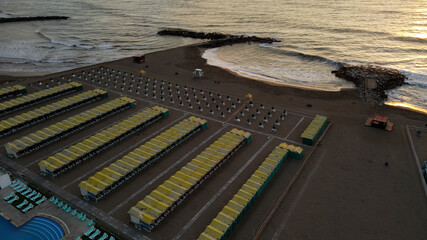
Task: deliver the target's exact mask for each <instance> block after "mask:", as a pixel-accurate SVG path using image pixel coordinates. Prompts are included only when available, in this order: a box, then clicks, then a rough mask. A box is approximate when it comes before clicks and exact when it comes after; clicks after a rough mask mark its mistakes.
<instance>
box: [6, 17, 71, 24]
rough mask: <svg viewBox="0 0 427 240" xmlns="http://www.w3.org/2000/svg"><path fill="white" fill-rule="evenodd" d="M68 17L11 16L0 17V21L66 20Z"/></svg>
mask: <svg viewBox="0 0 427 240" xmlns="http://www.w3.org/2000/svg"><path fill="white" fill-rule="evenodd" d="M68 18H70V17H66V16H37V17H11V18H0V23H10V22H30V21H45V20H67V19H68Z"/></svg>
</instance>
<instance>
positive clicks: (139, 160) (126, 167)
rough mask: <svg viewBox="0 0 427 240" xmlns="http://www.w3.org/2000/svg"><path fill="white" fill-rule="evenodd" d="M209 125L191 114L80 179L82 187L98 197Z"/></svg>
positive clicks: (86, 193)
mask: <svg viewBox="0 0 427 240" xmlns="http://www.w3.org/2000/svg"><path fill="white" fill-rule="evenodd" d="M206 127H207V121H206V120H203V119H200V118H197V117H194V116H192V117H189V118H188V119H184V120H182V121H181V122H179V123H177V124H175V125H174V126H173V127H171V128H170V129H168V130H166V131H164V132H162V133H161V134H159V135H158V136H156V137H154V138H152V139H151V140H150V141H148V142H146V143H145V144H143V145H141V146H140V147H138V148H136V149H135V150H133V151H132V152H130V153H128V154H127V155H125V156H124V157H122V158H121V159H119V160H117V161H116V162H114V163H112V164H110V166H108V167H106V168H104V169H102V170H101V171H99V172H97V173H96V174H95V175H93V176H91V177H89V179H87V180H86V181H82V182H80V184H79V186H80V191H81V193H82V195H83V196H84V197H85V198H86V199H93V200H95V201H97V200H99V199H101V198H103V197H104V196H105V195H107V194H108V193H109V192H111V191H112V190H114V189H116V188H117V187H118V186H120V185H121V184H123V183H124V182H126V181H127V180H129V179H130V178H131V177H133V176H134V175H136V174H137V173H138V172H140V171H141V170H143V169H144V168H146V167H147V166H148V165H150V164H151V163H152V162H154V161H156V160H157V159H159V158H160V157H161V156H163V155H164V154H165V153H167V152H169V151H170V150H171V149H173V148H174V147H176V146H178V145H179V144H180V143H182V142H183V141H185V140H186V139H188V138H189V137H190V136H192V135H194V134H195V133H197V132H199V131H200V130H202V129H205V128H206Z"/></svg>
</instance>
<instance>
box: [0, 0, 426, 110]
mask: <svg viewBox="0 0 427 240" xmlns="http://www.w3.org/2000/svg"><path fill="white" fill-rule="evenodd" d="M0 11H1V13H0V17H10V16H36V15H65V16H70V17H71V18H70V19H69V20H66V21H40V22H26V23H8V24H0V32H1V33H2V34H0V71H10V72H18V71H27V72H55V71H60V70H65V69H70V68H76V67H81V66H85V65H89V64H93V63H99V62H102V61H110V60H114V59H118V58H122V57H126V56H131V55H134V54H139V53H147V52H152V51H158V50H163V49H167V48H171V47H177V46H183V45H186V44H191V43H196V42H199V40H194V39H186V38H179V37H161V36H158V35H156V33H157V31H159V30H161V29H164V28H169V27H173V28H184V29H190V30H195V31H209V32H210V31H217V32H223V33H230V34H245V35H257V36H264V37H274V38H277V39H280V40H281V41H282V42H280V43H275V44H270V45H265V44H264V45H260V44H241V45H234V46H232V47H229V46H226V47H221V48H218V49H211V50H208V51H206V52H205V54H204V55H203V57H205V58H206V59H207V60H208V63H209V64H212V65H216V66H220V67H224V68H227V69H229V70H231V71H234V72H236V73H238V74H241V75H244V76H248V77H251V78H255V79H259V80H263V81H272V82H276V83H285V84H291V85H296V86H304V87H312V88H317V89H322V90H328V91H336V90H339V89H341V88H348V87H354V86H353V85H352V84H351V83H349V82H346V81H344V80H341V79H338V78H336V77H334V75H332V74H331V71H332V70H334V69H336V68H337V67H339V66H340V65H342V64H370V65H377V66H383V67H386V68H391V69H396V70H399V71H401V72H403V73H404V74H406V75H408V81H407V82H408V83H409V84H408V85H405V86H402V87H400V88H398V89H395V90H392V91H389V104H394V105H396V104H400V105H401V104H402V103H404V104H409V105H412V106H415V107H419V108H423V109H427V5H426V1H425V0H407V1H401V0H377V1H368V0H353V1H345V0H323V1H317V0H233V1H224V0H211V1H197V0H173V1H172V0H144V1H138V0H124V1H112V0H67V1H51V0H2V1H0Z"/></svg>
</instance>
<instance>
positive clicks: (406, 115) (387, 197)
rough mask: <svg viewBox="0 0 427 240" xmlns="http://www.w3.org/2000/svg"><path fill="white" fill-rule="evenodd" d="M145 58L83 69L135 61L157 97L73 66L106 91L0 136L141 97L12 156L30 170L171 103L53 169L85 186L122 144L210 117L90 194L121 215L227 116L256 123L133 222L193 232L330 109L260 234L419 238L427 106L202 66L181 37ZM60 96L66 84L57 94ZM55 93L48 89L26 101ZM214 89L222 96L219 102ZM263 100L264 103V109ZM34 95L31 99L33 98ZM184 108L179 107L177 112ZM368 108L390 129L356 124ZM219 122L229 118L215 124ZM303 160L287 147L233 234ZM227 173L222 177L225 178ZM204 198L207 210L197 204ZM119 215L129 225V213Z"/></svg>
mask: <svg viewBox="0 0 427 240" xmlns="http://www.w3.org/2000/svg"><path fill="white" fill-rule="evenodd" d="M146 59H147V61H146V63H143V64H136V63H133V62H132V60H131V59H130V58H127V59H122V60H118V61H113V62H109V63H103V64H99V65H96V66H90V67H88V68H85V69H91V68H93V67H95V68H96V67H98V66H101V65H102V66H108V67H110V68H114V69H120V70H121V71H122V72H123V71H126V72H128V73H130V72H133V73H135V75H137V76H138V75H139V74H137V72H138V71H139V70H141V69H144V70H145V71H146V73H145V74H144V79H145V76H149V77H150V78H151V83H152V80H153V79H154V78H156V79H157V84H156V88H155V90H156V99H153V98H152V92H151V91H152V89H153V86H152V84H151V83H150V84H149V85H148V94H149V96H148V97H145V96H144V84H143V85H142V88H141V89H140V94H139V95H137V94H135V89H136V86H134V87H133V88H132V92H131V93H130V92H128V91H127V89H128V87H129V78H130V76H128V77H127V81H126V82H127V85H126V88H125V91H121V90H120V88H119V87H118V88H116V89H115V88H113V87H112V82H110V83H109V86H107V87H106V86H105V85H104V82H102V83H101V84H98V83H97V81H94V82H91V81H90V79H89V80H87V81H85V80H83V79H77V78H72V79H73V80H77V81H79V82H81V83H84V89H85V90H87V89H90V88H91V87H93V86H95V87H101V88H104V89H107V90H108V91H109V95H110V97H109V98H108V99H106V100H102V101H97V102H96V103H91V104H88V105H85V106H84V107H80V108H78V109H74V110H72V111H70V112H67V113H65V114H62V115H61V116H58V117H55V118H53V119H50V120H48V121H45V122H43V123H40V124H37V125H36V126H33V127H30V128H28V129H26V130H23V131H20V132H18V133H16V134H14V135H12V136H10V137H7V138H3V139H0V142H1V144H4V143H6V142H8V141H10V140H13V139H16V138H18V137H20V136H23V135H25V134H28V133H31V132H33V131H36V130H37V129H39V128H42V127H44V126H48V125H50V124H52V123H55V122H57V121H59V120H62V119H65V118H66V117H69V116H72V115H74V114H76V113H78V112H80V111H82V110H84V109H89V108H92V107H94V106H96V105H98V104H101V103H104V102H106V101H108V100H111V99H113V98H114V97H118V96H119V95H120V94H127V95H129V96H134V97H137V98H138V99H139V100H138V104H137V107H136V108H134V109H128V110H125V111H123V112H121V113H119V114H117V115H115V116H112V117H109V118H107V119H104V120H103V121H101V122H100V123H99V124H95V125H92V126H90V127H88V128H86V129H85V130H83V131H81V132H78V133H76V134H73V135H72V136H68V137H67V138H65V139H64V140H61V141H60V142H57V143H54V144H52V145H50V146H48V147H46V148H45V149H44V150H43V151H37V152H35V153H33V154H31V155H29V156H26V157H24V158H22V159H18V160H13V161H18V162H19V163H20V164H21V165H22V166H24V167H25V166H26V167H28V168H29V169H30V170H31V171H33V172H35V173H38V166H37V163H38V161H39V160H42V159H43V158H44V157H46V156H49V155H51V154H52V153H53V152H55V151H59V150H61V149H63V148H65V147H67V146H69V145H70V144H73V143H75V142H77V141H79V140H81V139H84V138H86V137H88V136H90V135H92V134H94V133H95V132H97V131H99V130H100V129H102V128H105V127H107V126H109V125H111V124H113V123H114V122H117V121H119V120H122V119H124V118H126V117H127V116H129V115H130V114H132V113H135V112H136V111H138V110H141V109H142V108H144V107H147V106H149V104H150V101H152V102H154V103H156V104H162V105H164V106H166V107H168V108H169V109H170V110H171V115H170V116H169V117H168V118H166V119H161V120H159V121H157V122H155V123H153V124H152V125H150V126H148V127H147V128H146V129H143V130H141V131H140V132H138V133H137V134H135V135H133V136H131V137H129V138H127V139H126V141H123V142H120V143H118V144H116V145H114V146H113V147H112V148H110V149H108V150H106V151H104V152H102V153H101V154H99V155H97V156H95V157H93V158H91V159H90V160H88V161H87V162H85V163H83V164H81V165H80V166H77V167H76V168H75V169H73V170H71V171H70V172H68V173H66V174H64V175H61V176H59V177H57V178H55V179H53V180H52V181H53V182H54V183H55V184H56V185H57V186H58V187H60V188H64V189H65V190H67V191H68V192H70V193H72V194H74V195H75V196H77V197H79V198H82V197H81V195H80V191H79V188H78V186H77V184H78V183H79V182H80V181H81V180H85V179H87V178H88V177H89V176H91V175H93V174H94V173H95V172H96V171H99V170H101V169H102V168H103V167H105V166H107V165H108V164H109V163H111V162H113V161H115V160H117V159H118V158H120V157H121V156H123V155H124V154H126V153H127V152H128V151H131V150H133V149H134V148H135V147H138V146H140V145H141V144H143V143H144V142H146V141H148V140H149V139H150V138H151V137H154V136H156V135H158V134H159V133H160V132H162V131H164V130H166V129H168V128H169V127H171V126H172V125H173V124H175V123H177V122H179V121H180V120H181V119H183V118H184V117H187V116H189V115H190V114H196V115H197V116H199V117H203V118H205V119H207V120H208V121H209V127H208V129H206V130H204V131H202V132H199V133H197V134H196V135H194V136H192V137H191V138H190V139H188V140H187V141H185V142H184V143H182V144H181V145H179V146H178V147H177V148H175V149H174V150H172V151H171V152H169V153H168V154H167V155H165V156H163V157H162V158H160V159H159V160H157V161H156V162H155V163H153V164H152V165H151V166H150V167H148V168H147V169H145V170H144V171H143V172H141V173H140V174H139V175H137V176H136V177H134V178H133V179H132V180H131V181H129V182H128V183H126V184H124V185H122V186H121V187H120V188H118V189H116V190H115V191H114V192H111V193H110V194H109V195H107V197H106V198H105V199H102V200H100V201H99V202H97V203H94V202H89V203H90V204H92V205H93V206H95V207H97V208H98V209H99V211H100V212H102V213H104V214H109V215H110V216H112V217H114V218H116V219H117V220H119V221H121V222H123V223H125V224H128V222H129V216H128V214H127V211H128V209H129V208H130V207H131V206H133V205H134V204H136V202H137V201H139V200H141V199H142V198H143V197H144V196H145V195H147V194H149V193H150V192H151V191H152V190H153V189H155V188H156V187H157V186H158V185H159V184H161V183H162V182H163V181H164V180H165V179H167V178H169V176H171V175H172V174H174V172H175V171H177V170H178V169H179V168H180V167H182V166H183V165H185V164H186V163H187V162H188V161H190V160H191V159H192V158H193V157H194V156H196V155H197V154H199V153H200V152H201V151H202V150H203V149H204V148H206V147H207V146H208V145H209V144H210V143H212V142H213V141H214V140H215V139H217V138H218V137H220V136H221V135H222V134H223V133H224V132H225V131H227V130H230V129H231V128H233V127H239V128H244V129H246V130H247V131H250V132H251V133H252V134H253V142H251V143H250V145H247V146H244V147H243V148H242V149H241V150H239V151H238V152H237V153H236V155H235V156H233V157H232V158H231V159H230V160H229V161H228V162H226V163H225V164H224V165H223V166H221V168H219V169H218V171H217V172H215V173H214V174H213V175H212V176H211V177H210V178H209V179H208V180H207V181H205V182H204V183H203V184H202V185H201V186H200V187H199V188H198V189H197V190H196V191H195V192H194V193H192V194H191V195H190V197H189V198H187V199H186V200H185V201H184V202H183V204H182V205H180V206H179V207H177V208H176V209H175V210H174V211H173V212H172V213H171V214H170V215H169V216H167V217H166V218H165V220H164V221H163V222H162V223H161V224H160V225H159V226H158V228H156V229H155V230H154V231H153V232H152V233H146V232H144V231H142V232H141V233H143V234H146V235H147V236H148V237H149V238H152V239H172V238H174V237H180V239H194V238H197V236H198V235H199V234H200V233H201V232H202V231H203V230H204V228H205V227H206V226H207V224H209V223H210V222H211V220H212V219H213V218H214V217H215V216H216V215H217V213H218V212H219V211H220V209H221V208H222V207H223V206H224V205H225V204H226V203H227V202H228V200H229V199H230V198H231V197H232V196H233V195H234V194H235V193H236V191H237V190H238V189H239V188H240V187H241V185H242V184H243V183H244V182H245V181H246V179H247V178H248V177H249V176H250V175H251V174H252V173H253V171H254V170H255V169H256V168H257V167H258V165H259V164H260V163H261V162H262V161H263V160H264V159H265V157H267V155H268V154H269V153H270V152H271V150H272V149H273V148H274V147H275V146H276V145H278V144H279V143H281V142H284V141H285V142H287V143H290V144H300V143H301V139H300V134H301V133H302V131H303V130H304V129H305V128H306V127H307V126H308V124H309V123H310V121H311V119H312V118H313V116H314V115H315V114H320V115H325V116H328V117H329V119H331V120H332V125H331V127H330V129H329V130H328V132H327V133H326V134H325V136H324V139H323V140H322V141H321V142H320V144H319V146H318V147H317V149H316V150H315V151H314V152H313V154H312V156H311V157H310V159H308V161H307V165H306V166H305V168H304V169H303V170H302V172H301V175H299V177H298V178H297V179H296V181H295V183H294V184H293V185H292V188H291V190H290V191H289V192H288V194H287V195H286V197H285V198H284V200H283V202H282V203H281V204H280V205H279V208H278V210H277V211H276V213H275V214H273V215H272V218H271V220H270V221H269V223H268V224H267V225H266V227H265V228H264V229H263V231H262V232H260V235H259V238H260V239H272V238H275V239H285V238H289V239H423V238H424V237H425V236H426V235H427V228H426V227H425V226H426V225H427V198H426V193H425V192H424V189H423V186H422V183H421V181H420V177H419V173H418V171H419V170H418V167H419V166H420V165H421V163H422V162H423V161H426V160H427V159H426V157H427V152H426V148H425V147H424V146H426V144H427V129H426V127H425V124H426V123H427V117H426V116H425V115H421V114H418V113H414V112H410V111H407V110H403V109H399V108H394V107H389V106H382V107H373V106H366V105H365V104H364V103H363V102H362V101H361V100H360V99H359V97H358V93H357V91H356V90H353V89H349V90H342V91H340V92H323V91H313V90H307V89H297V88H292V87H286V86H277V85H269V84H266V83H264V82H258V81H254V80H251V79H246V78H242V77H239V76H236V75H234V74H232V73H230V72H228V71H225V70H223V69H219V68H216V67H212V66H207V65H206V64H205V62H206V61H205V60H204V59H202V58H201V57H200V50H199V49H197V48H192V47H183V48H176V49H171V50H167V51H161V52H156V53H150V54H147V55H146ZM194 68H203V71H204V72H205V77H204V78H202V79H197V80H195V79H193V77H192V71H193V70H194ZM71 72H74V73H76V74H79V72H81V69H79V70H70V71H67V72H64V73H57V74H52V75H48V76H43V77H31V78H28V79H27V78H23V77H17V78H14V77H8V76H1V77H0V82H4V81H8V82H13V81H21V84H27V83H29V82H31V81H38V80H46V79H49V78H50V77H54V78H57V77H59V76H61V75H65V76H67V75H68V74H70V73H71ZM176 73H177V74H176ZM66 78H67V77H66ZM161 80H163V81H165V85H164V87H165V89H164V92H165V101H164V102H163V101H161V100H160V99H159V97H160V94H159V92H160V91H161V90H160V86H161V84H160V81H161ZM62 81H63V80H62ZM214 81H220V84H216V83H214ZM120 82H121V81H120ZM120 82H119V83H120ZM168 82H171V85H172V89H173V91H172V94H173V99H174V103H173V104H171V103H170V101H169V100H170V98H169V97H168V95H167V94H168V91H167V86H168V85H167V83H168ZM144 83H145V82H144ZM176 83H178V84H179V91H180V93H179V95H180V96H181V97H182V100H181V101H182V102H183V105H184V106H180V105H179V101H180V100H178V99H177V98H176V97H177V95H178V93H177V92H176V90H177V89H176V87H175V84H176ZM9 84H10V83H9ZM2 85H4V84H2ZM135 85H136V83H135ZM184 85H185V86H187V87H188V90H187V92H188V95H189V98H190V100H191V104H192V106H193V108H192V109H190V108H189V103H188V102H187V101H186V96H185V92H186V90H184V89H183V87H184ZM27 86H28V85H27ZM118 86H120V84H118ZM193 87H194V88H195V92H194V93H193V92H192V88H193ZM200 89H203V90H204V95H205V96H207V101H206V102H209V104H210V107H207V106H206V102H205V101H203V100H202V95H203V94H201V93H200ZM36 90H37V88H36V87H34V86H32V87H29V92H34V91H36ZM209 91H211V92H212V95H213V96H212V97H209V95H208V92H209ZM218 93H220V94H221V99H219V98H218V95H217V94H218ZM247 93H251V94H252V95H253V96H254V102H255V103H254V105H255V106H254V107H252V108H249V111H248V112H246V111H244V107H245V106H246V105H245V104H246V103H245V102H244V96H245V95H246V94H247ZM194 94H196V96H197V99H198V100H199V101H200V106H201V107H202V108H203V112H200V111H199V110H198V106H199V105H198V104H197V103H196V99H195V98H194ZM227 95H228V96H230V101H227V99H226V96H227ZM65 97H67V96H64V97H63V98H65ZM211 98H215V101H216V102H215V103H213V102H212V99H211ZM237 98H239V99H241V100H242V103H240V104H238V103H237ZM55 101H56V100H51V101H49V102H46V103H43V104H39V105H36V106H35V107H39V106H43V105H44V104H47V103H51V102H55ZM221 101H224V105H222V103H221ZM231 103H235V105H236V108H232V106H231ZM261 103H262V104H263V105H264V106H265V109H261V107H260V104H261ZM216 104H218V105H219V106H220V110H216V108H215V105H216ZM307 104H312V107H311V108H307V107H306V105H307ZM271 106H274V107H275V108H276V109H277V110H276V112H271V113H272V117H267V119H268V123H265V122H263V121H262V119H263V118H264V116H266V115H267V112H268V111H271ZM35 107H30V109H32V108H35ZM227 108H229V109H230V110H231V113H227V111H226V109H227ZM257 108H258V109H259V110H260V112H261V113H260V114H259V115H258V114H256V113H255V109H257ZM208 109H213V111H214V115H211V114H209V111H208ZM283 109H286V110H288V112H289V114H288V116H286V117H285V120H283V121H280V124H281V125H280V126H279V127H278V129H277V132H271V127H272V126H273V124H274V121H275V120H276V119H278V118H279V115H280V114H281V113H282V111H283ZM240 110H242V111H243V112H244V114H245V116H241V115H240ZM26 111H28V109H26V110H21V111H19V112H16V113H13V114H9V115H7V116H4V117H2V119H6V118H8V117H11V116H14V115H16V114H17V113H21V112H26ZM184 112H186V113H187V114H188V115H184ZM220 112H223V113H224V115H225V116H224V117H221V116H220V115H219V114H220ZM376 112H379V113H383V114H387V115H389V116H390V120H391V121H393V122H394V128H393V131H392V132H386V131H383V130H379V129H374V128H367V127H365V126H364V125H363V124H364V122H365V120H366V118H367V117H368V116H371V115H372V114H373V113H376ZM252 114H255V115H256V119H255V120H254V119H252V118H251V115H252ZM236 116H237V117H238V118H239V119H240V120H241V121H240V122H236V121H235V120H234V119H235V117H236ZM248 118H249V119H250V120H251V123H252V124H251V125H247V123H246V120H247V119H248ZM223 122H226V123H227V124H226V125H225V126H223ZM259 122H262V123H263V124H264V128H263V129H262V128H259V127H258V123H259ZM407 125H409V127H408V129H409V133H410V135H411V137H412V140H413V142H414V148H415V149H416V152H417V156H418V158H419V162H418V163H416V161H415V160H414V155H413V152H412V149H411V146H410V141H409V137H408V134H407V130H406V129H407ZM416 130H421V131H423V132H424V134H423V136H422V137H420V138H418V137H416V136H415V132H416ZM269 135H270V137H269ZM303 148H304V150H305V156H307V155H308V154H309V153H310V152H311V151H313V149H314V148H313V147H309V146H303ZM0 151H1V153H2V154H3V155H5V151H4V149H0ZM252 158H253V159H252ZM250 159H252V160H251V161H252V162H250V163H249V164H248V165H247V166H246V165H245V164H246V162H248V161H249V160H250ZM303 160H304V159H303ZM385 162H388V163H389V166H388V167H385V165H384V163H385ZM301 164H302V160H295V159H292V158H288V160H287V161H286V162H285V164H284V165H283V166H282V168H281V170H280V171H279V173H278V174H277V175H276V176H275V178H274V179H273V181H272V182H271V184H270V185H269V186H268V187H267V189H266V190H265V191H264V192H263V194H262V195H261V197H260V198H259V199H258V200H257V201H256V203H255V205H254V206H253V208H251V210H250V211H249V213H248V214H247V215H246V216H245V217H244V218H243V219H242V221H241V222H240V223H239V224H238V225H237V228H235V229H234V230H233V232H232V234H231V236H230V238H231V239H251V238H254V237H255V235H256V233H257V232H258V231H259V229H260V227H261V225H262V223H263V222H264V221H265V219H266V218H267V216H268V215H269V214H270V212H271V210H272V209H273V206H274V205H275V204H276V202H277V201H278V199H279V198H280V196H281V194H282V193H283V192H284V191H285V189H286V188H287V187H288V185H289V183H290V182H291V179H292V178H293V177H294V175H295V173H296V172H297V170H298V169H299V168H300V167H301ZM242 168H244V170H243V171H242V172H241V173H240V174H239V175H238V176H236V177H235V179H234V180H233V179H232V178H233V176H234V175H235V174H236V172H238V171H239V169H242ZM158 176H160V177H158ZM230 179H231V180H230ZM227 182H229V183H227ZM224 185H226V186H227V187H226V188H224V187H223V186H224ZM218 192H220V194H218ZM213 198H215V200H214V201H212V200H211V199H213ZM206 205H207V207H206V210H204V206H206ZM128 226H129V227H132V225H131V224H128Z"/></svg>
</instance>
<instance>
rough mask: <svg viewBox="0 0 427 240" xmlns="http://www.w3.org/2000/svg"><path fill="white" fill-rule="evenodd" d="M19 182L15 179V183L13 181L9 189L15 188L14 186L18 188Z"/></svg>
mask: <svg viewBox="0 0 427 240" xmlns="http://www.w3.org/2000/svg"><path fill="white" fill-rule="evenodd" d="M20 183H21V182H20V181H19V180H18V179H16V180H15V181H13V183H12V185H10V187H11V188H15V187H16V186H18V184H20Z"/></svg>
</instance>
